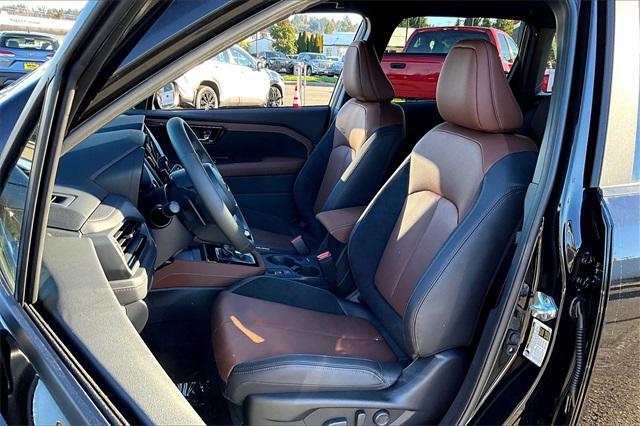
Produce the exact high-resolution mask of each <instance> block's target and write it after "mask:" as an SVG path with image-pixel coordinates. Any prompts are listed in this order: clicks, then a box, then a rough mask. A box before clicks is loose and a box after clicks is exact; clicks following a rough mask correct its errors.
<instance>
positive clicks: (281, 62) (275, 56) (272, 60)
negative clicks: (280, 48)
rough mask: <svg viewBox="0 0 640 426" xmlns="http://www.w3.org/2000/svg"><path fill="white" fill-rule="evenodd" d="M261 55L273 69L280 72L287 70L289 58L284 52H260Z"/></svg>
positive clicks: (267, 65)
mask: <svg viewBox="0 0 640 426" xmlns="http://www.w3.org/2000/svg"><path fill="white" fill-rule="evenodd" d="M260 57H261V58H264V60H265V65H266V67H267V68H269V69H271V70H274V71H278V72H285V71H286V70H287V64H288V63H289V59H288V58H287V57H286V56H285V54H284V53H282V52H276V51H271V52H263V53H261V54H260Z"/></svg>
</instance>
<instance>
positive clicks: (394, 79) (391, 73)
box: [382, 26, 518, 99]
mask: <svg viewBox="0 0 640 426" xmlns="http://www.w3.org/2000/svg"><path fill="white" fill-rule="evenodd" d="M465 39H481V40H488V41H490V42H491V43H493V45H494V46H495V47H496V51H497V52H498V54H499V57H500V61H501V63H502V68H503V69H504V71H505V72H509V70H510V69H511V65H512V64H513V61H514V59H515V57H516V55H517V54H518V46H517V45H516V43H515V42H514V41H513V39H512V38H511V37H510V36H509V34H507V33H505V32H504V31H502V30H499V29H496V28H484V27H465V26H456V27H428V28H418V29H416V30H415V31H414V32H413V33H412V34H411V36H410V37H409V39H408V40H407V42H406V44H405V46H404V48H403V49H402V52H400V53H385V54H384V56H383V57H382V68H383V69H384V71H385V74H386V75H387V77H388V78H389V81H391V84H392V85H393V88H394V90H395V93H396V97H398V98H404V99H435V97H436V85H437V83H438V76H439V75H440V69H441V68H442V64H443V63H444V59H445V57H446V56H447V53H449V50H450V49H451V48H452V47H453V46H454V45H455V44H456V43H457V42H459V41H460V40H465Z"/></svg>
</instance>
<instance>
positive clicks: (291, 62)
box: [286, 55, 298, 74]
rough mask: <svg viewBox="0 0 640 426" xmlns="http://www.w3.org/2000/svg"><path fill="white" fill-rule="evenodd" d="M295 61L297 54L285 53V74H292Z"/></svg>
mask: <svg viewBox="0 0 640 426" xmlns="http://www.w3.org/2000/svg"><path fill="white" fill-rule="evenodd" d="M297 61H298V55H287V69H286V72H287V74H293V70H294V67H295V65H296V62H297Z"/></svg>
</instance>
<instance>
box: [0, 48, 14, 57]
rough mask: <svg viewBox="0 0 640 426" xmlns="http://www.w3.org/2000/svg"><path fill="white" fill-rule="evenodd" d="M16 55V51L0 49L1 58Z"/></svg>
mask: <svg viewBox="0 0 640 426" xmlns="http://www.w3.org/2000/svg"><path fill="white" fill-rule="evenodd" d="M14 56H16V54H15V53H13V52H9V51H7V50H0V58H13V57H14Z"/></svg>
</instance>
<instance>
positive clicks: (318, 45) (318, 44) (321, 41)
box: [314, 34, 324, 53]
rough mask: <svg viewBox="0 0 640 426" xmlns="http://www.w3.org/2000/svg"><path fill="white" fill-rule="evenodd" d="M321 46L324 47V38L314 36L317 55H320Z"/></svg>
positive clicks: (319, 35) (320, 35)
mask: <svg viewBox="0 0 640 426" xmlns="http://www.w3.org/2000/svg"><path fill="white" fill-rule="evenodd" d="M323 45H324V37H322V34H318V35H316V42H315V45H314V48H315V51H316V52H318V53H322V47H323Z"/></svg>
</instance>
